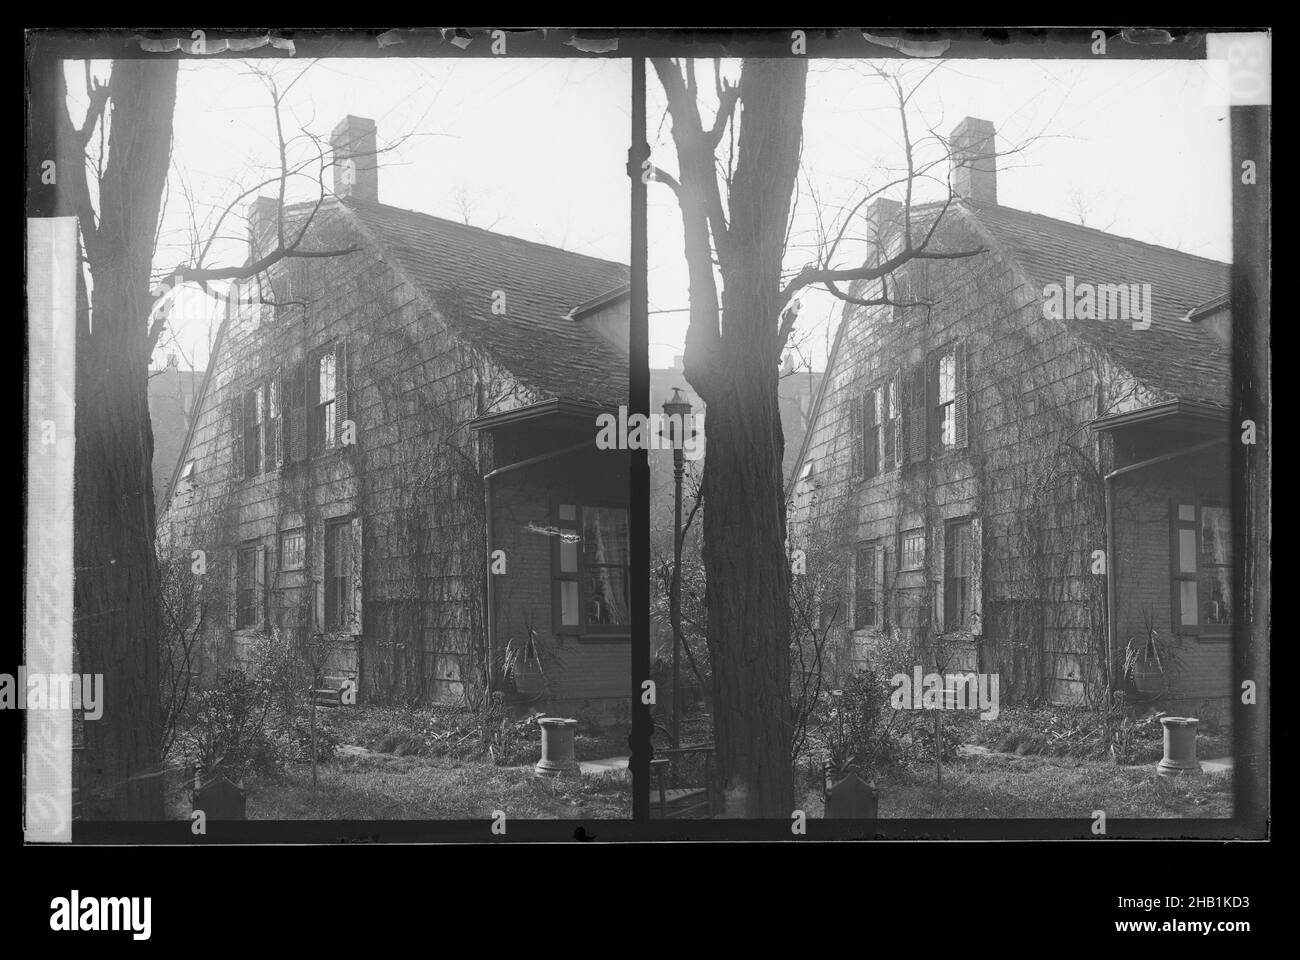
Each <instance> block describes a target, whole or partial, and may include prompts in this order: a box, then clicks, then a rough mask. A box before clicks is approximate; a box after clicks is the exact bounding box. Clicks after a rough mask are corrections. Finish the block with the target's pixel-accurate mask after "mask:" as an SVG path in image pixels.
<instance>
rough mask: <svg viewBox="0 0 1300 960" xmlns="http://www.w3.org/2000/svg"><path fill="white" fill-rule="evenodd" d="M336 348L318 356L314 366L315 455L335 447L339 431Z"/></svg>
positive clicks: (313, 424)
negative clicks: (336, 415)
mask: <svg viewBox="0 0 1300 960" xmlns="http://www.w3.org/2000/svg"><path fill="white" fill-rule="evenodd" d="M336 369H337V366H336V364H335V353H334V348H333V347H330V348H329V349H327V350H325V351H323V352H322V353H319V354H317V355H316V362H315V363H314V364H313V365H312V377H311V379H312V385H313V389H314V391H315V397H314V398H313V400H314V403H313V409H312V447H313V452H314V453H324V452H325V451H326V450H329V449H331V448H332V447H333V446H334V437H335V430H336V429H337V426H336V421H335V413H336V409H337V408H336V407H335V405H334V394H335V391H336V390H337V389H338V383H337V381H336V379H335V370H336Z"/></svg>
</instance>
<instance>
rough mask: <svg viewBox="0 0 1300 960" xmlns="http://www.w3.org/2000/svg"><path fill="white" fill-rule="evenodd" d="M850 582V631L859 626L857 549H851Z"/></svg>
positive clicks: (848, 606)
mask: <svg viewBox="0 0 1300 960" xmlns="http://www.w3.org/2000/svg"><path fill="white" fill-rule="evenodd" d="M848 567H849V582H848V594H849V598H848V599H849V602H848V603H847V604H845V606H846V607H847V608H848V616H849V619H848V626H849V629H850V630H855V629H857V626H858V549H857V547H850V548H849V563H848Z"/></svg>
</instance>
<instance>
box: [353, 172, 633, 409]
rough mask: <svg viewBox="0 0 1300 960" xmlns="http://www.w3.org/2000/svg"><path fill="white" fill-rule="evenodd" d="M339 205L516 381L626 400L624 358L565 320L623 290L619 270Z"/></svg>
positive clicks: (408, 214) (394, 212)
mask: <svg viewBox="0 0 1300 960" xmlns="http://www.w3.org/2000/svg"><path fill="white" fill-rule="evenodd" d="M342 203H343V205H344V206H345V207H347V209H349V210H350V211H352V212H353V213H354V214H355V215H356V217H357V219H358V220H359V221H360V222H361V224H362V225H363V226H364V228H365V229H366V231H367V232H369V233H370V234H371V235H372V236H373V237H374V239H375V240H376V241H377V242H378V244H379V245H380V246H381V247H382V248H383V250H384V252H385V254H386V255H387V256H388V257H390V258H391V259H392V260H393V261H394V264H395V266H397V267H399V268H400V269H401V270H402V271H403V272H404V273H405V274H406V276H407V277H408V278H409V279H410V281H411V282H412V283H414V284H416V285H417V286H419V287H420V288H421V289H422V290H423V291H424V293H425V294H426V295H427V296H428V297H429V299H430V300H431V301H432V302H433V304H434V305H435V306H436V307H437V308H438V310H439V311H440V312H441V313H442V315H443V316H444V318H445V319H446V320H447V321H448V322H449V323H452V324H453V325H455V326H456V327H457V329H459V330H461V332H462V333H463V335H464V336H465V338H466V340H468V341H469V342H471V343H473V344H475V345H476V346H478V347H481V348H482V349H483V350H485V351H487V352H488V353H489V354H490V355H491V356H492V357H494V358H495V359H496V360H497V362H499V363H500V364H501V365H502V366H503V367H505V368H506V369H507V370H509V371H510V372H511V373H512V374H513V375H514V376H516V377H517V378H519V380H520V381H522V382H523V383H524V384H526V385H528V386H531V387H533V388H534V389H536V390H537V391H538V392H540V393H542V394H543V395H545V396H546V397H548V398H566V399H573V400H586V401H591V402H595V403H599V404H606V405H615V404H619V403H626V402H627V396H628V375H627V368H628V358H627V354H625V353H621V352H620V351H619V350H618V349H617V348H616V347H614V346H613V345H611V344H610V343H608V342H607V341H605V340H604V339H603V338H601V337H600V336H597V335H594V334H592V333H591V332H590V331H589V329H588V328H586V327H584V326H583V325H582V324H581V323H580V322H578V321H576V320H574V319H573V318H572V317H569V316H567V315H568V314H569V312H570V311H571V310H573V308H574V307H577V306H579V305H580V304H583V303H587V302H588V301H591V300H593V299H596V298H598V297H600V296H602V295H603V294H606V293H609V292H610V291H611V290H614V289H615V288H618V287H623V286H625V285H626V284H627V283H628V281H629V279H630V276H631V273H630V271H629V269H628V267H627V266H626V265H624V264H621V263H614V262H613V261H610V260H600V259H598V258H596V257H588V256H584V255H583V254H579V253H571V252H569V251H567V250H561V249H559V248H558V247H550V246H546V245H545V244H541V243H533V242H532V241H528V240H520V239H518V238H516V237H508V236H504V235H502V234H499V233H493V232H491V231H489V230H482V229H480V228H478V227H471V226H467V225H465V224H462V223H456V222H455V221H452V220H444V219H442V218H440V217H433V216H429V215H428V214H424V213H415V212H413V211H410V210H402V209H399V208H397V207H390V206H387V205H386V204H382V203H374V202H371V201H368V200H360V199H357V198H355V197H349V198H347V199H346V200H343V201H342ZM495 290H502V291H504V292H505V295H506V312H505V315H504V316H501V315H494V314H493V313H492V309H491V308H492V294H493V291H495Z"/></svg>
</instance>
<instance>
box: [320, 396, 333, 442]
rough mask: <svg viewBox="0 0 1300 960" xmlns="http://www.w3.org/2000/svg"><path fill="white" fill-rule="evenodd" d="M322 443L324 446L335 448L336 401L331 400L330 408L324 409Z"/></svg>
mask: <svg viewBox="0 0 1300 960" xmlns="http://www.w3.org/2000/svg"><path fill="white" fill-rule="evenodd" d="M321 430H322V431H324V432H323V434H322V435H321V443H322V444H323V445H324V446H327V447H332V446H334V401H333V400H331V401H330V403H329V406H327V407H325V408H324V412H323V414H322V416H321Z"/></svg>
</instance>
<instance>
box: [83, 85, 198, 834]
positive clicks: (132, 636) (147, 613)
mask: <svg viewBox="0 0 1300 960" xmlns="http://www.w3.org/2000/svg"><path fill="white" fill-rule="evenodd" d="M176 73H177V62H176V61H174V60H171V61H138V60H126V61H117V62H115V63H114V64H113V73H112V79H111V84H112V100H111V104H112V114H111V118H112V124H111V128H110V134H109V156H108V166H107V168H106V170H105V175H104V179H103V182H102V184H101V188H100V195H99V209H100V217H99V225H98V228H97V229H95V230H93V233H91V234H90V235H86V234H87V231H86V228H85V220H86V217H85V216H84V215H83V217H82V220H83V236H84V239H85V242H86V253H87V259H88V260H89V263H90V272H91V277H92V281H93V290H92V291H91V297H90V307H91V311H90V315H89V316H87V315H86V313H85V311H84V309H82V310H80V311H79V315H78V324H77V393H76V410H77V420H76V465H75V468H74V476H75V483H76V497H75V519H74V548H73V549H74V563H75V566H76V588H75V594H74V612H75V617H76V643H77V650H78V653H79V655H80V670H81V672H83V673H93V674H102V675H103V677H104V687H103V703H104V712H103V716H102V717H101V718H100V719H98V720H93V721H88V722H87V723H86V725H85V750H84V753H83V756H82V763H81V785H82V790H83V797H85V800H84V801H83V802H84V807H85V815H86V817H87V818H88V819H107V820H159V819H162V817H163V791H162V778H161V776H160V764H161V757H160V756H159V750H160V743H161V721H162V716H161V705H160V694H159V688H158V670H159V662H158V640H159V635H160V621H159V609H158V592H159V588H158V569H157V558H156V556H155V554H154V546H153V541H154V502H153V484H152V477H151V471H150V467H151V465H152V462H153V433H152V429H151V427H150V422H149V403H148V362H149V347H148V338H147V327H148V323H147V319H148V315H149V306H150V296H149V277H150V265H151V261H152V258H153V249H154V234H155V231H156V229H157V225H158V215H159V207H160V204H161V201H162V191H163V185H164V183H165V180H166V176H167V167H168V163H169V160H170V154H171V138H172V112H173V109H174V107H175V102H176ZM60 147H61V152H62V150H63V149H64V148H65V147H66V148H68V149H69V150H70V152H72V156H70V157H68V158H67V159H66V160H64V161H63V162H61V163H60V164H59V169H60V172H61V173H62V172H63V171H67V172H68V174H67V175H68V176H69V178H71V177H75V176H82V175H83V174H82V173H81V171H82V169H83V168H84V165H85V160H84V158H83V156H82V154H81V151H80V148H79V146H78V145H77V144H75V143H71V144H64V143H61V144H60ZM73 171H76V172H75V173H74V172H73ZM80 299H81V300H82V306H83V307H84V302H85V294H84V290H83V293H82V297H81V298H80Z"/></svg>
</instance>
